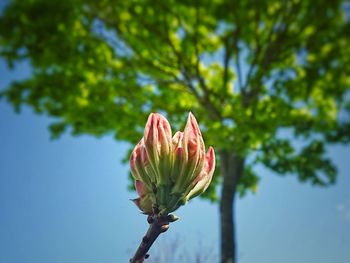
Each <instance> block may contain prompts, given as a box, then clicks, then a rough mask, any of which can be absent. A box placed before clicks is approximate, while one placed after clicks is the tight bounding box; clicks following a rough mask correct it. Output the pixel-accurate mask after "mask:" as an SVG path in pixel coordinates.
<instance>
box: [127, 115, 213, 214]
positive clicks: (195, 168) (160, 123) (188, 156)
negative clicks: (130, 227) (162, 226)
mask: <svg viewBox="0 0 350 263" xmlns="http://www.w3.org/2000/svg"><path fill="white" fill-rule="evenodd" d="M130 168H131V172H132V175H133V177H134V179H135V188H136V191H137V193H138V195H139V198H137V199H135V200H133V201H134V203H135V204H136V205H137V206H138V207H139V208H140V209H141V210H142V211H143V212H144V213H146V214H152V213H154V211H157V212H156V213H158V211H159V213H160V214H164V215H166V214H168V213H170V212H172V211H174V210H176V209H177V208H178V207H180V206H181V205H183V204H185V203H186V202H187V201H188V200H189V199H191V198H193V197H195V196H197V195H199V194H201V193H203V192H204V191H205V190H206V189H207V188H208V186H209V184H210V182H211V179H212V176H213V173H214V169H215V154H214V149H213V148H212V147H209V150H208V152H207V154H205V145H204V141H203V137H202V133H201V131H200V129H199V126H198V123H197V121H196V119H195V117H194V116H193V114H192V113H189V115H188V119H187V123H186V126H185V129H184V131H183V132H180V131H178V132H176V133H175V135H174V136H173V137H172V136H171V128H170V124H169V122H168V121H167V120H166V118H165V117H163V116H162V115H160V114H158V113H151V114H150V116H149V118H148V120H147V123H146V127H145V131H144V137H143V138H142V139H141V140H140V142H139V143H138V144H137V145H136V147H135V149H134V151H133V152H132V154H131V157H130Z"/></svg>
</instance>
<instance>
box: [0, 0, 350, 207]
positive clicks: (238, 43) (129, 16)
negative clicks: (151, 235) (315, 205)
mask: <svg viewBox="0 0 350 263" xmlns="http://www.w3.org/2000/svg"><path fill="white" fill-rule="evenodd" d="M345 7H346V5H345V4H344V3H343V2H342V1H339V0H335V1H326V0H324V1H322V0H321V1H308V0H305V1H301V0H293V1H279V0H264V1H217V0H215V1H206V0H205V1H168V2H167V3H165V2H164V1H150V0H133V1H113V0H108V1H107V0H100V1H93V0H87V1H82V0H74V1H73V0H53V1H46V0H26V1H22V0H13V1H12V2H11V3H9V5H8V6H7V8H6V10H4V13H3V15H2V16H1V17H0V54H1V56H2V57H3V58H5V59H6V60H7V61H8V62H9V64H10V65H14V63H16V62H18V61H21V60H28V61H30V63H31V65H32V68H33V75H32V76H31V77H30V78H29V79H26V80H24V81H20V82H16V83H12V84H11V85H10V86H9V87H7V88H6V90H5V91H4V92H3V93H2V94H1V95H2V96H3V97H5V98H6V99H7V100H8V101H9V102H10V103H12V105H13V106H14V107H15V109H17V110H19V109H20V106H21V105H23V104H26V105H30V106H31V107H33V108H34V109H35V110H36V111H37V112H38V113H44V114H47V115H50V116H53V117H55V120H57V121H56V122H55V123H53V124H52V125H51V126H50V129H51V131H52V135H53V137H58V136H59V135H60V134H62V133H63V132H65V131H67V129H68V130H70V131H71V133H72V134H82V133H88V134H92V135H95V136H101V135H104V134H107V133H113V134H115V136H116V138H117V139H119V140H125V141H129V142H131V143H132V144H134V143H135V142H137V140H138V139H139V138H141V134H142V131H143V126H144V124H145V121H146V117H147V115H148V114H149V113H150V112H151V111H159V112H162V113H164V114H165V115H166V116H167V117H168V118H169V120H170V123H172V124H174V127H173V128H174V129H176V130H177V129H180V128H182V127H181V126H180V125H182V123H183V120H184V119H185V116H186V115H187V112H188V111H190V110H191V111H193V112H194V113H195V115H196V116H197V118H198V120H199V123H200V124H201V126H202V127H201V128H202V129H203V134H204V136H205V141H206V143H207V144H208V145H214V146H215V149H216V151H217V152H218V153H220V151H222V150H230V151H233V152H236V153H238V154H240V155H242V156H245V157H253V158H247V160H250V161H249V162H246V167H245V172H244V175H243V177H242V178H241V181H240V183H239V185H238V188H237V190H238V192H239V193H240V194H241V195H244V194H245V193H246V191H247V190H252V191H256V189H257V184H258V181H259V180H258V179H259V177H258V175H256V174H255V173H254V166H255V165H257V164H263V165H265V166H267V167H269V168H271V169H272V170H274V171H276V172H277V173H279V174H290V173H291V174H296V175H297V176H298V178H299V179H300V180H301V181H310V182H311V183H313V184H315V185H328V184H330V183H334V181H335V176H336V170H335V168H334V166H333V164H332V163H331V161H330V160H329V159H328V158H327V157H326V151H325V145H326V144H327V143H337V142H342V143H348V142H349V141H350V121H349V118H348V117H349V111H350V102H349V96H348V91H349V88H350V49H349V46H350V38H349V32H350V24H349V14H346V13H345V11H344V10H345ZM282 128H283V129H288V130H289V131H291V134H294V135H295V136H296V137H297V138H298V139H300V141H301V142H302V143H301V144H302V145H299V146H296V145H293V144H292V143H291V142H290V141H288V140H286V139H284V138H282V137H280V135H279V134H280V133H279V131H280V130H281V129H282ZM219 159H220V158H219ZM218 163H219V162H218ZM217 171H218V172H217V174H216V176H215V178H214V181H213V182H214V183H213V184H212V186H211V188H209V190H208V191H207V197H209V198H210V199H211V200H217V197H216V195H215V186H216V185H217V184H218V183H219V182H220V178H219V174H220V173H219V171H220V169H219V167H218V169H217Z"/></svg>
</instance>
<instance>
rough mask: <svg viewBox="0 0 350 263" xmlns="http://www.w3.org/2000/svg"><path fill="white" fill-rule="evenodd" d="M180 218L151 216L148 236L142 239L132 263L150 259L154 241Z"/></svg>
mask: <svg viewBox="0 0 350 263" xmlns="http://www.w3.org/2000/svg"><path fill="white" fill-rule="evenodd" d="M177 219H178V218H177V217H176V216H174V215H166V216H160V215H158V214H155V213H154V214H152V215H149V216H148V218H147V221H148V223H149V224H150V226H149V228H148V230H147V233H146V235H145V236H144V237H143V238H142V241H141V244H140V245H139V247H138V249H137V250H136V252H135V255H134V256H133V258H131V259H130V263H141V262H143V261H144V259H145V258H148V256H149V255H148V254H147V252H148V250H149V249H150V248H151V246H152V244H153V243H154V241H155V240H156V239H157V238H158V236H159V235H160V234H161V233H164V232H165V231H167V230H168V228H169V223H171V222H174V221H176V220H177Z"/></svg>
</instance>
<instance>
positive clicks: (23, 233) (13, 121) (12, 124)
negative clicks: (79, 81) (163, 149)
mask: <svg viewBox="0 0 350 263" xmlns="http://www.w3.org/2000/svg"><path fill="white" fill-rule="evenodd" d="M29 74H30V71H29V67H28V66H27V65H25V64H22V65H19V67H18V68H16V70H15V71H12V72H11V71H9V70H8V69H7V67H6V64H5V63H4V61H2V60H0V89H3V88H4V87H6V86H7V85H8V84H9V83H10V81H12V80H16V79H20V78H23V77H26V76H28V75H29ZM199 121H200V120H199ZM50 122H51V120H50V118H47V117H45V116H38V115H35V114H33V112H32V110H31V109H29V108H23V110H22V112H21V114H19V115H18V114H15V113H14V112H13V110H12V108H11V107H10V106H9V105H8V104H7V103H6V102H5V101H4V100H2V101H1V102H0V262H1V263H2V262H4V263H5V262H6V263H23V262H26V263H46V262H50V263H55V262H57V263H58V262H60V263H61V262H65V263H76V262H84V263H89V262H91V263H93V262H96V263H100V262H103V263H109V262H116V263H118V262H128V259H129V258H130V256H131V255H132V253H133V252H134V250H135V249H136V247H137V245H138V243H139V240H140V238H141V237H142V235H143V234H144V232H145V231H146V229H147V224H146V221H145V217H144V216H143V215H141V214H140V213H139V211H138V209H137V208H136V207H135V206H134V205H133V204H132V202H130V201H129V199H132V198H134V197H135V196H136V195H135V193H133V192H129V191H127V189H126V186H127V173H128V167H127V166H126V165H121V163H120V160H121V158H122V157H123V156H124V154H125V151H126V149H127V145H126V144H125V143H121V142H116V141H114V140H113V138H111V137H109V136H106V137H104V138H101V139H96V138H93V137H89V136H80V137H71V136H70V135H64V136H63V137H62V138H60V139H59V140H56V141H51V140H50V134H49V132H48V130H47V126H48V124H49V123H50ZM329 153H330V155H331V156H332V157H333V159H334V161H335V162H336V164H337V166H338V168H339V176H338V181H337V184H336V185H335V186H333V187H331V188H327V189H323V188H314V187H311V186H309V185H307V184H300V183H298V182H297V180H296V178H295V177H293V176H290V177H284V178H283V177H279V176H277V175H276V174H273V173H271V172H270V171H268V170H265V169H263V168H260V169H259V174H260V175H261V178H262V179H261V184H260V187H259V192H258V193H257V194H256V195H248V196H247V197H245V198H244V199H241V200H238V202H237V209H236V212H237V227H238V258H239V262H240V263H255V262H259V263H280V262H283V263H295V262H298V263H310V262H317V263H329V262H336V263H348V262H350V174H349V170H350V148H349V147H342V146H336V147H330V148H329ZM176 214H177V215H179V216H180V217H181V220H179V221H178V222H176V223H174V224H172V225H171V228H170V230H169V231H168V232H167V233H166V234H164V235H163V236H162V237H161V238H160V239H159V240H157V244H156V246H154V247H153V249H152V250H151V257H152V256H154V257H155V254H158V253H157V252H155V250H157V248H160V250H162V251H164V250H166V249H169V246H170V244H171V242H174V240H178V242H180V243H181V245H180V248H179V251H180V252H181V253H182V251H187V252H185V254H186V255H187V256H188V257H189V258H191V255H193V253H192V252H191V251H194V252H195V253H196V252H198V251H199V250H202V251H204V250H205V251H206V252H205V253H204V254H206V253H207V251H210V253H211V254H212V256H213V257H212V258H211V261H209V262H215V260H214V258H217V257H215V256H217V255H218V246H219V244H218V230H219V224H218V207H217V205H215V204H210V203H208V202H205V201H202V200H194V201H192V202H190V203H189V204H188V205H186V206H185V207H182V208H180V210H178V212H177V213H176ZM164 244H165V245H164ZM158 250H159V249H158ZM149 262H150V261H149ZM188 262H193V261H192V260H191V259H189V260H188Z"/></svg>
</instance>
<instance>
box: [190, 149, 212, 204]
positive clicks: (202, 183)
mask: <svg viewBox="0 0 350 263" xmlns="http://www.w3.org/2000/svg"><path fill="white" fill-rule="evenodd" d="M214 170H215V153H214V149H213V148H212V147H209V149H208V152H207V154H206V156H205V163H204V166H203V169H202V171H201V172H200V174H199V175H198V176H197V177H196V178H195V180H194V181H193V183H194V185H195V186H194V188H193V189H192V190H191V191H190V192H189V194H188V195H187V196H186V199H187V200H189V199H191V198H193V197H195V196H197V195H199V194H201V193H203V192H204V191H205V190H207V188H208V187H209V184H210V182H211V179H212V177H213V174H214Z"/></svg>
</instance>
